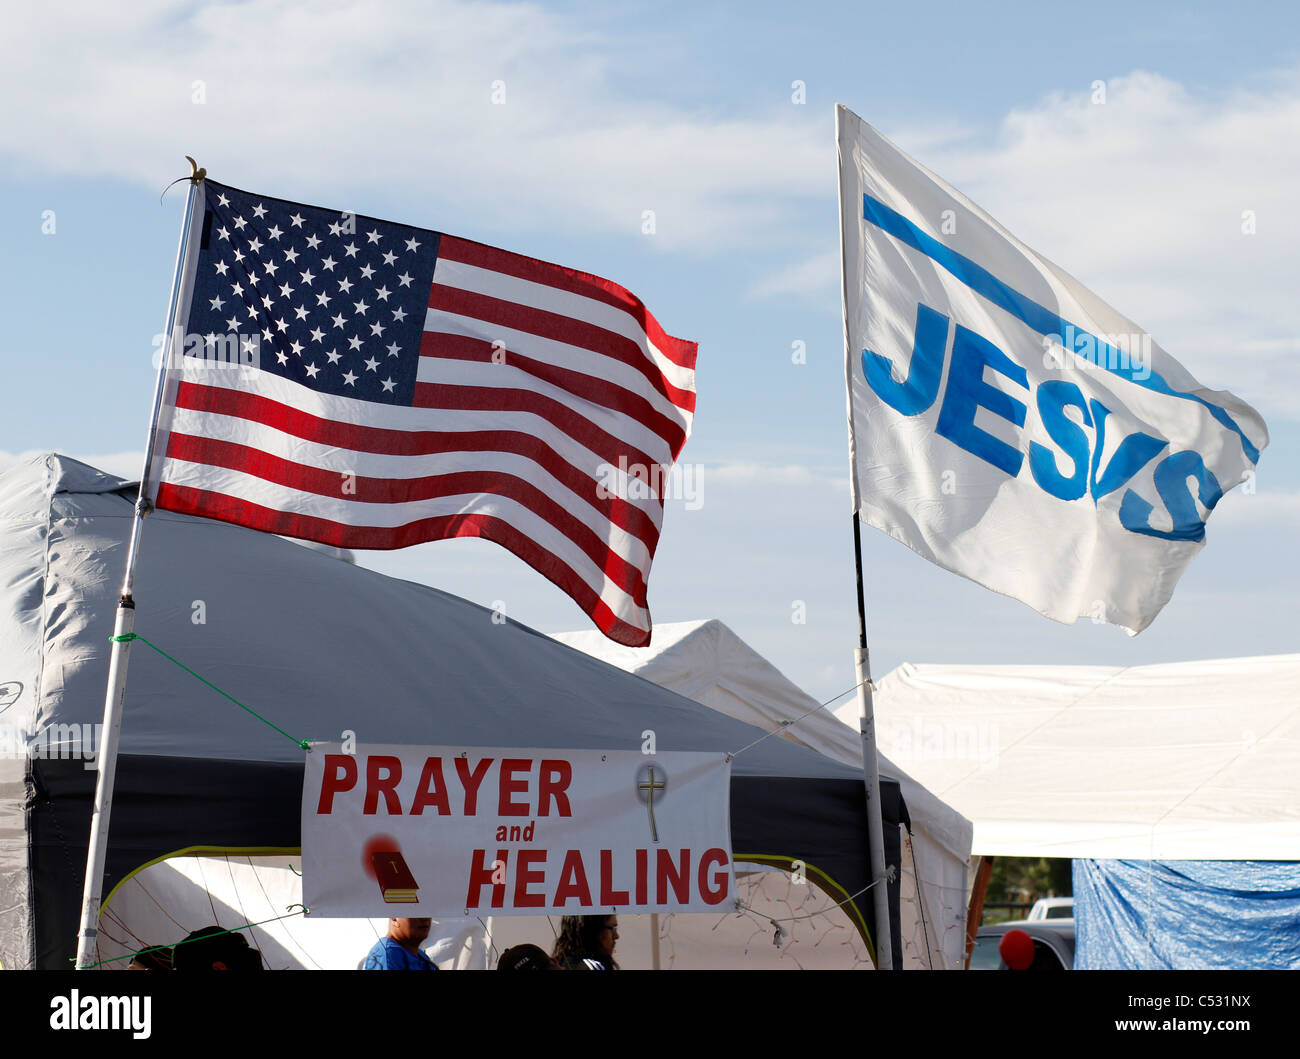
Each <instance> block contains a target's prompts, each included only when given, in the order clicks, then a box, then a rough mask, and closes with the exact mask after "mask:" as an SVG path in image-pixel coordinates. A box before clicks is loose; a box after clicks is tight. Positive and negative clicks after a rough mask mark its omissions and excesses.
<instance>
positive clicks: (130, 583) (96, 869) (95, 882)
mask: <svg viewBox="0 0 1300 1059" xmlns="http://www.w3.org/2000/svg"><path fill="white" fill-rule="evenodd" d="M190 164H191V166H193V167H194V175H193V176H191V177H190V178H189V180H190V193H189V198H188V199H187V200H186V202H185V220H184V222H183V224H182V226H181V237H180V242H179V244H178V246H177V248H176V269H175V271H174V272H173V274H172V290H171V297H170V298H169V300H168V308H167V328H166V330H165V331H164V332H163V345H162V350H161V356H162V359H161V361H160V362H159V364H158V380H157V382H156V383H155V386H154V395H153V415H152V418H151V420H150V423H149V443H148V445H147V446H146V448H145V454H144V470H143V471H142V472H141V474H140V493H139V496H138V497H137V499H136V503H135V517H134V518H133V519H132V520H131V539H130V543H129V544H128V546H127V551H126V574H125V576H124V577H123V579H122V596H121V599H120V600H119V601H118V604H117V618H116V620H115V621H114V623H113V648H112V653H111V655H110V656H109V661H108V688H107V691H106V692H105V695H104V721H103V724H102V726H101V727H100V736H99V754H98V757H97V765H98V769H97V771H98V777H97V779H96V781H95V803H94V808H93V809H92V811H91V817H90V840H89V844H88V846H87V849H86V878H85V882H84V884H83V887H82V891H81V926H80V928H79V929H78V932H77V962H76V968H77V970H79V971H81V970H88V969H89V968H91V967H92V966H93V965H94V963H95V960H96V957H97V954H98V936H99V913H100V901H101V899H102V896H103V886H104V865H105V862H106V860H107V857H108V823H109V816H110V814H111V811H112V807H113V781H114V780H115V778H116V776H117V743H118V736H119V734H120V733H121V730H122V702H123V699H124V698H125V696H126V671H127V663H128V662H129V661H130V658H131V641H130V640H129V639H125V637H127V636H129V635H131V633H132V632H134V630H135V598H134V596H133V594H132V593H133V588H134V584H135V566H136V560H137V557H138V554H139V547H140V530H141V527H142V525H143V522H144V517H145V515H147V514H148V513H149V510H150V507H151V505H150V502H149V499H148V489H149V472H150V468H151V466H152V464H153V458H154V447H155V444H156V442H157V439H158V413H159V410H160V409H161V407H162V398H163V387H164V383H165V380H166V376H167V367H168V365H169V364H170V362H171V356H172V348H173V339H174V336H173V331H174V329H175V327H176V309H177V300H178V299H179V297H180V286H181V283H180V280H181V269H182V268H183V267H184V265H185V260H186V255H187V250H188V243H189V235H190V224H191V222H192V220H193V217H194V205H195V202H196V201H197V199H198V194H199V184H200V183H201V182H202V179H203V177H202V172H201V171H199V170H198V167H197V166H195V165H194V163H193V162H191V163H190Z"/></svg>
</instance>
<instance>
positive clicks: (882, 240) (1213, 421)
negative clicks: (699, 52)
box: [836, 107, 1268, 633]
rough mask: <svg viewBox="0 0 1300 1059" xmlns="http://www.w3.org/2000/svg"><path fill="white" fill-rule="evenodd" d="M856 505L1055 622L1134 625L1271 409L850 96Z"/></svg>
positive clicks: (846, 191) (849, 300)
mask: <svg viewBox="0 0 1300 1059" xmlns="http://www.w3.org/2000/svg"><path fill="white" fill-rule="evenodd" d="M836 126H837V133H838V138H839V164H840V220H841V232H842V241H843V259H844V260H843V268H844V326H845V350H846V369H847V375H848V399H849V456H850V462H851V467H852V478H853V503H854V510H855V511H857V512H858V513H859V514H860V515H861V517H862V518H863V519H864V520H865V521H867V522H868V523H869V524H871V525H872V526H875V527H876V528H877V529H880V530H883V531H884V532H886V533H888V534H889V535H890V536H892V537H894V538H895V539H897V540H899V541H902V542H903V543H904V544H906V545H907V546H908V547H909V548H911V549H912V550H913V551H915V552H917V554H919V555H922V556H924V557H925V558H927V559H929V560H930V561H931V562H934V563H938V564H939V565H940V566H942V567H944V568H945V569H948V570H951V571H953V572H954V573H958V574H961V575H962V576H964V577H968V578H970V579H971V580H972V581H976V582H978V583H979V584H982V585H984V586H986V587H987V588H991V589H993V590H994V591H996V592H1001V593H1004V594H1005V595H1008V596H1013V597H1014V598H1016V599H1019V600H1021V601H1023V602H1025V603H1028V604H1029V605H1030V606H1031V607H1033V608H1034V609H1036V610H1038V611H1040V612H1041V613H1043V614H1045V615H1047V616H1048V617H1049V618H1054V619H1056V620H1057V621H1061V622H1066V623H1071V622H1073V621H1074V620H1075V619H1076V618H1079V617H1091V618H1095V619H1099V620H1104V621H1107V622H1111V623H1112V624H1115V625H1119V626H1121V627H1122V628H1124V629H1126V630H1128V631H1129V632H1132V633H1136V632H1140V631H1141V630H1142V629H1144V628H1146V626H1147V625H1149V624H1150V623H1151V621H1152V619H1154V618H1155V616H1156V614H1157V613H1159V611H1160V608H1161V607H1163V606H1164V605H1165V603H1166V602H1168V600H1169V597H1170V596H1171V595H1172V594H1173V590H1174V585H1175V584H1176V583H1177V581H1178V578H1179V576H1180V575H1181V574H1182V572H1183V569H1184V568H1185V567H1186V566H1187V564H1188V563H1189V562H1190V561H1191V559H1192V557H1193V556H1194V555H1195V554H1196V552H1197V551H1198V550H1199V549H1200V548H1201V546H1202V545H1203V544H1204V543H1205V520H1206V518H1208V517H1209V513H1210V511H1211V510H1212V509H1213V508H1214V505H1215V504H1216V503H1217V502H1218V501H1219V500H1220V499H1221V498H1222V496H1223V494H1224V492H1226V491H1227V490H1228V489H1230V488H1232V487H1233V486H1234V485H1237V484H1239V483H1240V482H1243V481H1245V480H1247V479H1248V478H1249V477H1250V475H1251V474H1252V473H1253V468H1254V465H1255V463H1256V462H1257V461H1258V460H1259V454H1260V450H1261V449H1263V448H1264V446H1265V445H1267V444H1268V431H1267V429H1266V428H1265V426H1264V421H1263V419H1262V418H1261V417H1260V415H1259V413H1257V412H1256V411H1255V410H1254V409H1253V408H1251V407H1250V406H1249V405H1247V404H1246V403H1245V402H1243V401H1241V400H1239V399H1238V398H1236V397H1234V396H1233V395H1232V394H1230V393H1225V392H1219V391H1215V390H1209V389H1206V388H1205V387H1203V386H1201V385H1200V384H1199V383H1198V382H1197V381H1196V380H1195V379H1193V378H1192V376H1191V375H1190V374H1188V372H1187V371H1186V370H1185V369H1184V368H1183V367H1182V366H1181V365H1180V364H1178V362H1177V361H1175V360H1174V359H1173V358H1172V357H1170V356H1169V354H1168V353H1166V352H1165V351H1164V350H1162V349H1161V348H1160V347H1159V346H1157V345H1156V344H1155V343H1154V342H1152V341H1151V338H1150V336H1148V335H1147V334H1146V333H1145V332H1143V331H1142V330H1141V329H1140V328H1138V327H1137V326H1136V325H1135V324H1134V323H1132V321H1130V320H1128V319H1127V318H1126V317H1124V316H1123V315H1121V314H1120V313H1118V312H1116V311H1115V310H1114V309H1112V308H1111V307H1110V306H1109V305H1106V304H1105V303H1104V302H1103V301H1102V300H1101V299H1100V298H1098V297H1097V296H1096V295H1095V294H1093V293H1092V292H1091V291H1089V290H1088V289H1087V288H1086V287H1084V286H1083V285H1082V284H1080V283H1079V282H1078V281H1077V280H1075V279H1074V278H1073V277H1071V276H1069V275H1068V274H1067V273H1065V272H1064V271H1062V270H1061V269H1060V268H1058V267H1057V266H1056V265H1054V264H1052V263H1051V262H1050V261H1048V260H1046V259H1045V258H1043V257H1041V256H1040V255H1038V254H1036V253H1034V251H1032V250H1031V249H1029V247H1027V246H1025V245H1024V244H1023V243H1021V242H1020V241H1019V240H1018V239H1016V238H1015V237H1014V236H1013V235H1011V233H1010V232H1008V231H1007V230H1006V229H1004V228H1003V227H1002V226H1001V225H1000V224H998V222H997V221H995V220H994V219H993V218H992V217H990V216H989V215H988V214H987V213H985V212H984V211H983V210H981V209H980V208H979V207H978V206H976V205H975V204H974V203H973V202H971V201H970V200H969V199H967V198H966V197H965V196H963V195H962V194H961V193H960V192H958V191H956V190H954V189H953V188H951V187H949V186H948V185H947V184H945V183H944V182H943V181H942V180H940V179H939V178H938V177H937V176H935V175H934V174H933V173H931V172H930V171H929V170H927V169H926V168H925V167H924V166H922V165H920V164H919V163H917V162H916V161H914V160H913V159H911V158H909V157H908V156H907V155H906V154H904V153H903V152H902V151H900V150H899V149H898V148H897V147H896V146H894V144H892V143H890V142H889V141H888V140H887V139H885V138H884V137H883V136H881V135H880V134H879V133H878V132H876V130H875V129H873V128H871V126H869V125H867V124H865V123H864V122H863V121H862V120H861V119H860V118H858V117H857V116H856V115H855V114H853V113H852V112H851V111H849V110H847V109H845V108H844V107H837V108H836Z"/></svg>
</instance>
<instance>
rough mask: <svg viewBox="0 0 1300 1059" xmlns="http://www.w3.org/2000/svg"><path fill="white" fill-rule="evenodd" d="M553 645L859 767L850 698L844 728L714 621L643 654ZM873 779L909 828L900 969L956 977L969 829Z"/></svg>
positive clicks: (921, 799)
mask: <svg viewBox="0 0 1300 1059" xmlns="http://www.w3.org/2000/svg"><path fill="white" fill-rule="evenodd" d="M555 639H557V640H560V641H561V642H563V643H566V644H568V645H569V646H570V647H576V648H578V649H579V650H581V651H584V652H586V653H587V654H590V655H593V656H594V657H596V658H599V659H601V660H602V661H604V662H609V663H610V664H612V665H616V666H618V667H619V668H621V669H625V670H627V671H628V672H630V673H635V674H637V675H638V676H641V677H644V678H645V679H647V680H650V681H653V682H654V683H656V684H658V685H660V686H661V687H665V688H668V689H670V690H672V691H675V692H677V693H678V694H680V695H685V696H686V697H687V698H690V699H694V700H695V701H696V702H700V703H703V704H704V705H706V706H709V707H711V708H712V709H714V710H717V711H718V712H719V713H723V714H726V715H727V716H728V717H732V718H734V719H736V720H738V721H744V722H745V723H746V724H751V725H754V726H755V727H757V728H762V729H764V730H766V731H769V732H772V731H776V730H777V729H779V728H780V726H781V725H782V723H784V722H791V721H794V720H796V719H799V721H798V723H797V724H794V725H791V726H790V727H788V728H786V729H785V730H784V731H782V732H781V733H780V738H782V739H786V740H789V741H790V742H794V743H798V744H800V745H802V746H807V747H811V748H812V749H814V750H816V751H818V752H820V753H822V754H825V755H826V756H827V757H830V758H833V759H835V760H836V761H842V762H844V763H845V764H847V765H852V766H854V767H855V768H861V767H862V745H861V741H860V738H859V736H858V718H857V701H856V698H855V699H853V700H850V702H849V703H848V705H847V706H846V707H845V708H844V710H845V711H846V712H842V713H841V714H840V715H839V716H840V717H841V718H842V721H843V722H847V724H848V726H847V727H846V724H845V723H842V721H841V720H837V719H836V715H834V714H832V713H831V712H830V710H821V709H818V708H817V707H818V703H817V701H816V700H815V699H813V698H812V697H811V696H810V695H808V694H807V693H806V692H804V691H803V690H801V689H800V688H799V687H798V686H797V685H795V684H794V683H793V682H792V681H790V680H789V679H788V678H787V677H786V676H785V675H784V674H783V673H781V671H780V670H778V669H777V668H776V667H775V666H773V665H772V664H771V663H770V662H768V661H767V659H765V658H764V657H763V656H762V655H760V654H759V653H758V652H757V651H755V650H754V649H753V648H752V647H750V646H749V644H747V643H745V641H744V640H742V639H741V638H740V637H739V636H737V635H736V634H735V633H734V632H733V631H732V630H731V629H730V628H728V627H727V626H726V625H724V624H723V623H722V622H720V621H717V620H716V619H715V620H710V621H691V622H677V623H671V624H658V625H656V626H655V629H654V635H653V640H652V642H651V644H650V646H649V647H646V648H634V647H624V646H622V645H620V644H616V643H614V642H613V641H611V640H609V639H607V638H606V637H604V636H601V635H600V634H599V633H594V632H572V633H558V634H556V636H555ZM850 715H851V716H850ZM800 718H801V719H800ZM881 749H882V750H884V749H885V747H884V746H883V744H882V746H881ZM880 771H881V775H883V776H889V777H890V778H892V779H896V780H898V782H899V785H900V787H901V789H902V792H903V799H904V801H905V802H906V803H907V808H908V812H909V813H910V815H911V820H912V833H911V836H910V841H909V840H908V836H906V835H905V836H904V841H903V858H902V859H903V863H902V865H901V870H902V883H903V885H902V895H901V908H900V912H901V916H902V945H903V961H904V964H903V965H904V967H905V968H911V969H918V968H948V969H956V968H960V967H961V966H962V965H963V963H964V960H965V952H964V939H965V927H966V900H967V889H968V887H967V866H968V862H969V859H970V850H971V825H970V822H969V821H968V820H966V819H965V818H964V817H963V816H962V815H961V814H960V813H959V812H958V811H957V810H955V809H954V808H953V807H952V806H950V805H948V804H946V803H945V802H944V801H942V800H941V799H940V798H938V797H936V796H935V795H934V794H933V793H931V792H930V791H929V790H927V789H926V787H925V786H922V784H921V783H918V782H917V781H916V780H915V779H913V778H912V777H911V776H909V775H908V774H907V773H906V772H904V771H903V770H902V769H900V768H899V767H898V766H897V765H896V764H895V763H894V762H893V761H890V760H886V759H884V758H883V757H882V760H881V763H880Z"/></svg>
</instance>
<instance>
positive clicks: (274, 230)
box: [266, 224, 284, 239]
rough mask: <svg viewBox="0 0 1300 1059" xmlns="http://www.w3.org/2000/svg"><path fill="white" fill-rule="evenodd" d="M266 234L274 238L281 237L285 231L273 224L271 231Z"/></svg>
mask: <svg viewBox="0 0 1300 1059" xmlns="http://www.w3.org/2000/svg"><path fill="white" fill-rule="evenodd" d="M266 234H267V235H269V236H270V237H271V238H272V239H279V238H280V236H282V235H284V232H282V231H281V230H280V229H279V228H277V227H276V226H275V225H274V224H273V225H271V228H270V231H268V232H267V233H266Z"/></svg>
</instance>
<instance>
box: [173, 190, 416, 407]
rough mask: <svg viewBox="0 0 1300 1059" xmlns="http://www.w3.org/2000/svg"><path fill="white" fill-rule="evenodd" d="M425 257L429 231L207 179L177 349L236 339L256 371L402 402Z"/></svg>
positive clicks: (410, 392)
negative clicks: (183, 343)
mask: <svg viewBox="0 0 1300 1059" xmlns="http://www.w3.org/2000/svg"><path fill="white" fill-rule="evenodd" d="M437 260H438V235H437V233H434V232H427V231H423V230H420V229H416V228H410V227H407V226H405V225H400V224H390V223H387V222H384V221H376V220H372V219H370V218H365V217H357V216H355V215H354V214H350V213H338V212H336V211H330V210H322V209H317V208H314V207H311V206H299V205H295V204H294V203H289V202H283V201H280V200H277V199H267V198H263V197H260V196H257V195H250V194H248V193H246V192H243V191H238V190H236V189H235V188H228V187H222V186H220V185H218V184H214V183H213V182H211V181H209V182H208V195H207V211H206V213H205V216H204V218H203V229H202V237H201V241H200V246H199V256H198V270H197V275H196V277H195V284H194V296H193V301H192V302H191V308H190V315H189V321H188V323H187V326H186V330H187V333H188V334H190V335H192V336H201V337H202V339H203V342H202V344H201V345H200V344H199V343H198V342H197V341H191V342H189V343H187V353H188V354H189V355H195V356H200V357H206V358H211V357H212V356H213V352H214V350H217V349H218V347H219V345H220V343H219V339H222V340H224V342H225V343H226V348H229V345H228V343H229V341H230V337H231V336H238V342H239V352H240V354H241V355H242V359H243V360H244V362H245V363H248V362H249V361H250V359H252V360H254V361H255V366H256V367H259V368H261V369H262V370H263V371H269V372H272V373H274V374H276V375H280V376H283V377H284V378H286V379H291V380H293V381H294V382H297V383H301V384H302V385H304V386H309V387H311V388H312V389H314V390H319V391H322V392H324V393H329V394H334V395H337V396H340V397H354V398H359V399H361V400H366V401H384V402H387V403H393V404H406V405H409V404H410V403H411V401H412V399H413V396H414V393H415V378H416V372H417V368H418V365H419V358H420V340H421V336H422V333H423V330H424V318H425V312H426V309H427V306H428V301H429V286H430V283H431V282H432V278H433V270H434V266H435V265H436V264H437ZM250 354H255V357H252V358H250Z"/></svg>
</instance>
